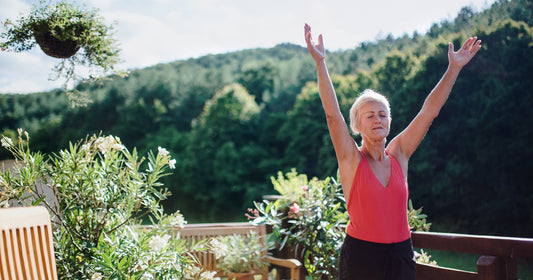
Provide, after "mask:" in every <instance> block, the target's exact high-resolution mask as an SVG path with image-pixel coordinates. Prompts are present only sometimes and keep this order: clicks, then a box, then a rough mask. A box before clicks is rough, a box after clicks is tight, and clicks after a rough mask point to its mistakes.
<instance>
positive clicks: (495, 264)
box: [477, 256, 507, 280]
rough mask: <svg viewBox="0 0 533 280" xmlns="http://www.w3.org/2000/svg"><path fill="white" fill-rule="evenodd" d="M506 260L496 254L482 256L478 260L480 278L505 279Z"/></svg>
mask: <svg viewBox="0 0 533 280" xmlns="http://www.w3.org/2000/svg"><path fill="white" fill-rule="evenodd" d="M504 265H505V264H504V262H503V260H502V259H501V258H499V257H495V256H481V257H479V259H478V260H477V273H478V276H479V280H505V279H507V277H506V276H505V273H504Z"/></svg>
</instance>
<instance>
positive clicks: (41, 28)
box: [0, 0, 120, 105]
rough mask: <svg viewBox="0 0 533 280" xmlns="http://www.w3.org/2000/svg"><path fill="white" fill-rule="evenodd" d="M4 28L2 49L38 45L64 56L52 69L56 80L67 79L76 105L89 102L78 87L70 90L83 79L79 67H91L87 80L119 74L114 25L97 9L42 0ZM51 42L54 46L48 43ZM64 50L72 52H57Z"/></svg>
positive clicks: (52, 53) (48, 51)
mask: <svg viewBox="0 0 533 280" xmlns="http://www.w3.org/2000/svg"><path fill="white" fill-rule="evenodd" d="M3 27H4V29H5V31H4V32H2V33H1V34H0V38H2V41H0V47H1V50H2V51H14V52H22V51H27V50H30V49H32V48H33V47H35V45H38V44H39V45H40V46H41V49H42V50H43V51H44V52H45V53H46V54H48V55H50V56H53V57H57V58H64V59H61V61H59V62H58V63H57V64H56V65H55V66H54V68H53V69H52V71H53V72H55V73H56V77H55V78H54V79H59V78H64V79H65V82H64V88H65V91H66V92H67V94H68V96H69V98H70V100H71V101H72V102H73V103H74V105H86V104H87V103H89V102H90V100H89V99H87V97H86V96H84V94H83V93H81V92H78V91H76V89H73V90H72V91H68V90H67V87H68V84H69V82H71V81H78V80H84V79H81V78H80V77H79V76H78V75H77V74H76V67H77V66H86V67H88V68H87V69H88V70H89V72H90V73H89V75H88V76H89V78H88V79H85V80H93V81H95V80H99V79H102V78H103V77H104V76H106V75H110V74H114V73H118V72H117V71H115V70H114V66H115V65H116V64H117V63H118V62H119V52H120V49H119V47H118V45H117V41H116V40H115V39H114V38H113V35H114V33H113V24H112V25H107V24H106V23H105V22H104V18H103V17H101V16H100V15H99V11H98V10H97V9H91V8H88V7H85V6H78V5H77V4H72V3H70V2H67V1H64V0H61V1H58V2H57V3H55V4H46V2H45V1H44V0H41V1H40V2H39V5H33V7H32V9H31V10H30V11H29V13H27V14H26V15H21V16H20V17H19V18H18V19H17V20H16V21H12V20H9V19H7V20H5V21H4V24H3ZM50 43H53V44H54V45H55V46H53V47H51V46H49V44H50ZM64 49H71V50H72V52H70V53H69V54H63V53H62V52H59V51H57V50H64ZM78 49H79V51H78ZM74 53H75V54H74Z"/></svg>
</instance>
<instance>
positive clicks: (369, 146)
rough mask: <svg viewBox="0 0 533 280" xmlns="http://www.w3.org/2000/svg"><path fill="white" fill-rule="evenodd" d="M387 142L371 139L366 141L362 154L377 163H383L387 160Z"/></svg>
mask: <svg viewBox="0 0 533 280" xmlns="http://www.w3.org/2000/svg"><path fill="white" fill-rule="evenodd" d="M386 142H387V140H386V139H383V140H382V141H371V140H369V139H365V140H364V141H363V145H362V147H361V152H362V153H363V154H364V155H365V157H367V158H368V157H369V158H371V159H374V160H377V161H382V160H384V159H385V158H386V154H385V143H386Z"/></svg>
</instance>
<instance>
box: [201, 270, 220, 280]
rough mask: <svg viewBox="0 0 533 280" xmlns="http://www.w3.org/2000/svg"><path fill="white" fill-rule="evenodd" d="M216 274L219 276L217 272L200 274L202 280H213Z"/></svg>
mask: <svg viewBox="0 0 533 280" xmlns="http://www.w3.org/2000/svg"><path fill="white" fill-rule="evenodd" d="M215 274H217V272H216V271H204V272H202V274H200V279H201V280H213V279H214V277H215Z"/></svg>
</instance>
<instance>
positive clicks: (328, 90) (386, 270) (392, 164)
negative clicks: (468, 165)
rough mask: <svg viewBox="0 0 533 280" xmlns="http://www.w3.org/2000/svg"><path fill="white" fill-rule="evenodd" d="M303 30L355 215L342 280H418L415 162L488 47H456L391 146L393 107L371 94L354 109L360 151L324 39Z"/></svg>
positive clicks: (473, 44) (344, 254)
mask: <svg viewBox="0 0 533 280" xmlns="http://www.w3.org/2000/svg"><path fill="white" fill-rule="evenodd" d="M304 29H305V41H306V43H307V48H308V50H309V52H310V53H311V55H312V56H313V59H314V60H315V63H316V67H317V73H318V88H319V92H320V98H321V100H322V106H323V107H324V111H325V113H326V120H327V124H328V128H329V133H330V136H331V140H332V142H333V146H334V148H335V154H336V156H337V162H338V165H339V173H340V180H341V184H342V189H343V193H344V197H345V198H346V201H347V209H348V213H349V215H350V223H349V225H348V228H347V235H346V239H345V240H344V243H343V246H342V248H341V254H340V264H339V279H349V280H354V279H415V263H414V260H413V248H412V244H411V233H410V230H409V225H408V222H407V199H408V195H409V192H408V188H407V170H408V163H409V158H410V157H411V155H412V154H413V152H414V151H415V150H416V148H417V147H418V145H419V144H420V142H421V141H422V139H423V138H424V135H425V134H426V132H427V131H428V129H429V127H430V125H431V123H432V122H433V120H434V119H435V118H436V117H437V115H438V114H439V111H440V109H441V108H442V106H443V105H444V103H445V102H446V99H447V98H448V96H449V95H450V92H451V90H452V86H453V84H454V82H455V79H456V78H457V76H458V75H459V72H460V71H461V69H462V68H463V66H465V65H466V64H467V63H468V62H469V61H470V59H472V57H474V55H475V54H476V53H477V51H478V50H479V49H480V48H481V41H480V40H477V38H476V37H473V38H469V39H468V40H466V42H465V43H464V44H463V46H462V47H461V49H459V50H458V51H457V52H456V51H454V47H453V44H452V43H449V48H448V62H449V64H448V69H446V72H445V73H444V75H443V76H442V78H441V80H440V81H439V82H438V83H437V85H436V86H435V88H434V89H433V90H432V91H431V92H430V94H429V95H428V96H427V98H426V100H425V102H424V105H423V106H422V109H421V110H420V112H419V113H418V115H417V116H416V117H415V118H414V119H413V120H412V122H411V123H410V124H409V125H408V126H407V128H405V129H404V130H403V131H402V132H401V133H400V134H399V135H398V136H396V137H395V138H394V139H392V140H391V141H390V142H389V143H388V144H387V136H388V135H389V131H390V124H391V117H390V116H391V114H390V108H389V102H388V101H387V99H386V98H385V97H384V96H383V95H381V94H379V93H376V92H374V91H372V90H365V91H364V92H363V93H362V94H361V95H360V96H359V97H358V98H357V100H356V101H355V103H354V104H353V106H352V108H351V110H350V128H351V130H352V132H353V133H356V134H357V133H359V134H361V137H362V139H363V141H362V143H361V146H358V145H357V143H356V142H355V141H354V139H353V138H352V136H351V135H350V131H349V129H348V126H347V125H346V122H345V120H344V118H343V116H342V114H341V111H340V108H339V104H338V101H337V96H336V93H335V89H334V88H333V85H332V83H331V79H330V77H329V74H328V70H327V66H326V60H325V48H324V43H323V39H322V35H319V37H318V43H317V44H315V43H314V42H313V40H312V37H311V27H310V26H309V25H307V24H306V25H305V28H304Z"/></svg>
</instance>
